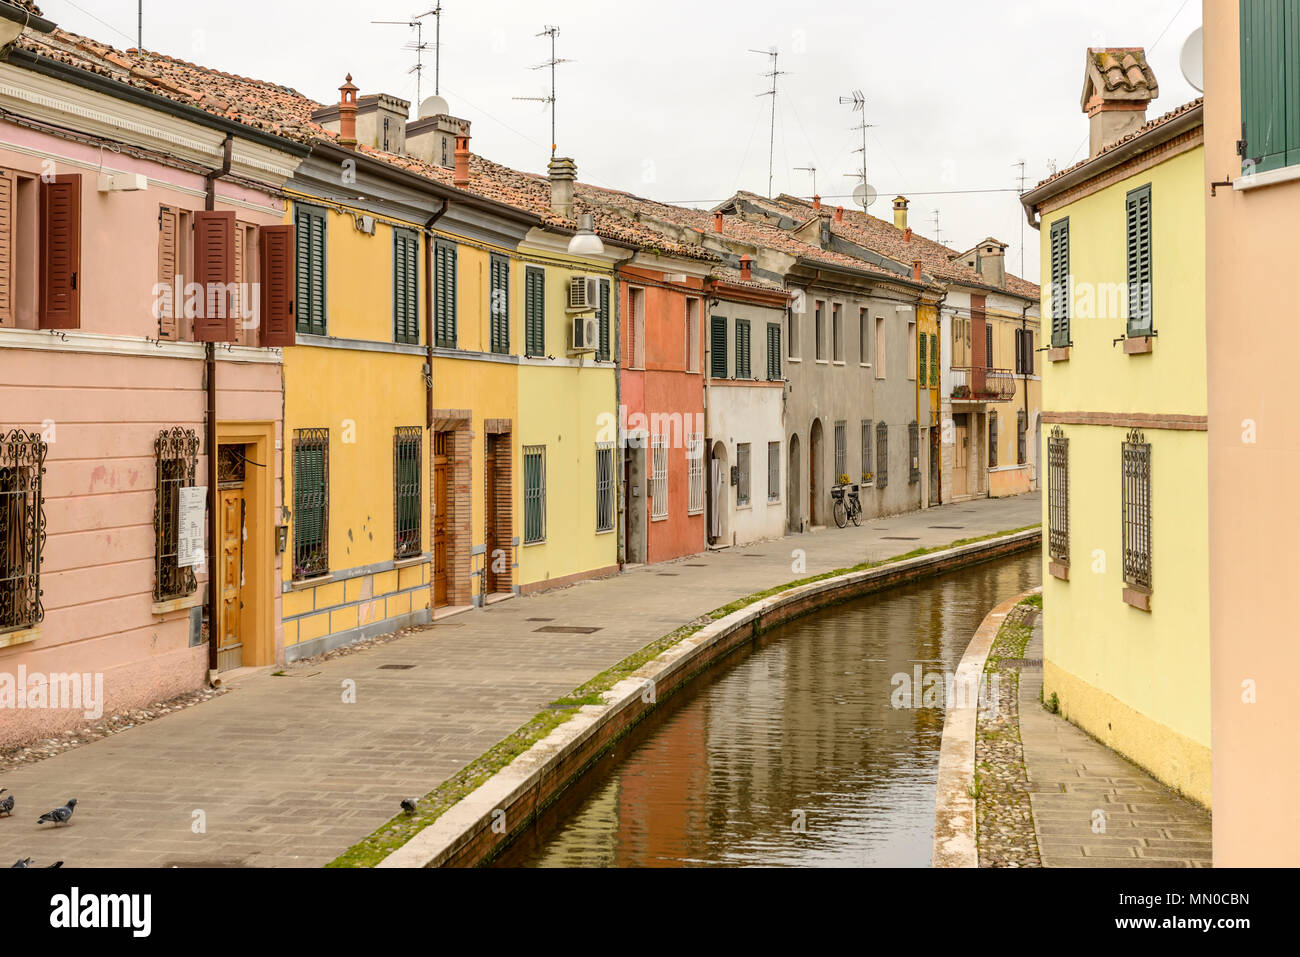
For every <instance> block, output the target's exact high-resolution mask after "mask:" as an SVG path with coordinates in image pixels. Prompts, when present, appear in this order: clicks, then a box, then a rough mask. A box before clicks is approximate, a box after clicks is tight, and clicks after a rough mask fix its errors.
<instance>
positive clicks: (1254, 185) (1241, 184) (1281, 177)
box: [1232, 165, 1300, 193]
mask: <svg viewBox="0 0 1300 957" xmlns="http://www.w3.org/2000/svg"><path fill="white" fill-rule="evenodd" d="M1298 179H1300V165H1297V166H1284V167H1282V168H1281V169H1271V170H1269V171H1268V172H1267V173H1253V174H1251V175H1250V176H1241V177H1238V178H1237V179H1235V180H1233V181H1232V189H1233V191H1234V192H1237V193H1244V192H1247V191H1249V190H1252V189H1263V188H1264V187H1265V186H1276V185H1277V184H1278V183H1292V182H1295V181H1296V180H1298Z"/></svg>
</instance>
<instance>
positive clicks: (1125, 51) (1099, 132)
mask: <svg viewBox="0 0 1300 957" xmlns="http://www.w3.org/2000/svg"><path fill="white" fill-rule="evenodd" d="M1159 95H1160V85H1159V84H1158V83H1157V82H1156V75H1155V74H1154V73H1153V72H1151V67H1150V65H1149V64H1148V63H1147V56H1146V51H1145V50H1143V49H1142V48H1141V47H1109V48H1102V47H1090V48H1089V49H1088V61H1087V64H1086V66H1085V68H1084V79H1083V98H1082V100H1081V106H1082V108H1083V112H1084V113H1087V114H1088V121H1089V124H1090V131H1089V135H1088V139H1089V144H1090V145H1089V153H1088V158H1089V159H1091V158H1092V157H1094V156H1096V155H1097V154H1099V153H1101V152H1102V151H1103V150H1105V149H1106V148H1107V147H1109V146H1113V145H1114V144H1115V143H1117V142H1119V141H1120V140H1121V139H1123V138H1124V137H1125V136H1128V135H1129V134H1130V133H1132V132H1133V131H1134V130H1137V129H1139V128H1140V127H1142V126H1143V125H1144V124H1145V123H1146V121H1147V107H1148V106H1150V104H1151V101H1152V100H1154V99H1155V98H1156V97H1157V96H1159Z"/></svg>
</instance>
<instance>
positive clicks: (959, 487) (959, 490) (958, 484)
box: [952, 424, 970, 496]
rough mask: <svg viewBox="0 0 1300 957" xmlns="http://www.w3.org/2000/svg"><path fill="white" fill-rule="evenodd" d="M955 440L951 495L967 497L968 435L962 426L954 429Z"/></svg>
mask: <svg viewBox="0 0 1300 957" xmlns="http://www.w3.org/2000/svg"><path fill="white" fill-rule="evenodd" d="M954 431H955V432H956V438H955V440H954V441H955V445H954V448H953V468H952V494H953V495H954V496H960V495H968V494H970V491H969V482H970V435H969V429H968V428H967V426H966V425H964V424H959V425H957V426H956V427H955V430H954Z"/></svg>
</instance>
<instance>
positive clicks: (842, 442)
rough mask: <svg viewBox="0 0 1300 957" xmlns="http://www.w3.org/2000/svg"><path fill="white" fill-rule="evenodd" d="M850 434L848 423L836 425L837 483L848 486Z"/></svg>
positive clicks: (837, 423) (835, 476)
mask: <svg viewBox="0 0 1300 957" xmlns="http://www.w3.org/2000/svg"><path fill="white" fill-rule="evenodd" d="M848 433H849V424H848V423H847V422H836V423H835V475H834V478H835V481H836V483H837V484H840V485H846V484H848V477H849V476H848V471H847V470H848V467H849V463H848V454H849V450H848V444H849V440H848Z"/></svg>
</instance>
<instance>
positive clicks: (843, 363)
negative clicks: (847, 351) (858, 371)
mask: <svg viewBox="0 0 1300 957" xmlns="http://www.w3.org/2000/svg"><path fill="white" fill-rule="evenodd" d="M847 364H848V363H846V362H845V361H844V360H843V359H836V360H835V361H834V362H832V363H831V365H833V366H840V367H841V368H843V367H844V366H846V365H847Z"/></svg>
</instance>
